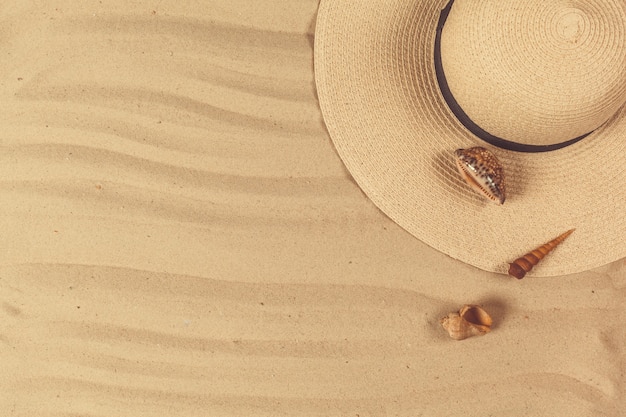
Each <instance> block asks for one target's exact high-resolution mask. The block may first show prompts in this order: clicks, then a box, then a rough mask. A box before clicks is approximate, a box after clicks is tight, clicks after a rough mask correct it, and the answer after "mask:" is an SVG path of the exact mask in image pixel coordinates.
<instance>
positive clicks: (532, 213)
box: [315, 0, 626, 276]
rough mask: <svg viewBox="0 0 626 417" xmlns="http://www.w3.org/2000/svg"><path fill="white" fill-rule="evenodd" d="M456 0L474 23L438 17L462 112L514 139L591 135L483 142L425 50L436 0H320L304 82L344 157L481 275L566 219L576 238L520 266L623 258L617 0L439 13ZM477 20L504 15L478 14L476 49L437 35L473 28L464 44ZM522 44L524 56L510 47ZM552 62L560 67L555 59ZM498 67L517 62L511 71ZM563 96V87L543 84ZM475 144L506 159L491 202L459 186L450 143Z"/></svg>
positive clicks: (438, 5)
mask: <svg viewBox="0 0 626 417" xmlns="http://www.w3.org/2000/svg"><path fill="white" fill-rule="evenodd" d="M468 3H471V4H472V5H473V6H474V10H475V13H476V14H477V18H476V19H472V20H471V22H469V23H468V19H467V18H466V19H465V20H463V19H462V20H461V23H459V22H456V23H454V21H453V20H451V24H450V27H451V28H452V29H451V32H450V34H446V32H445V31H444V35H445V36H444V37H443V40H442V55H444V54H445V55H444V56H443V61H444V69H445V70H446V71H450V74H449V75H450V80H449V81H450V87H451V90H452V91H453V93H454V94H455V96H458V97H457V99H458V101H459V103H460V104H461V105H462V106H463V107H464V109H466V110H468V113H471V114H470V116H472V117H474V118H475V119H477V120H476V121H477V122H479V124H481V123H483V124H484V126H486V127H489V128H490V129H492V130H494V133H497V134H501V135H504V137H510V138H513V139H515V140H519V141H520V142H523V143H534V144H544V143H550V142H551V141H554V142H559V141H561V140H562V139H564V138H565V139H568V138H571V137H573V136H575V135H576V134H578V133H585V132H587V131H589V130H593V129H595V130H594V131H593V133H591V134H590V135H589V136H587V137H586V138H585V139H583V140H581V141H579V142H577V143H575V144H573V145H570V146H567V147H565V148H562V149H559V150H555V151H550V152H541V153H523V152H513V151H508V150H504V149H500V148H495V147H490V146H488V145H486V143H485V142H483V141H482V140H480V139H478V138H476V137H475V136H473V135H472V134H471V133H470V132H468V131H467V129H466V128H465V127H464V126H463V125H462V124H461V123H460V122H459V121H458V120H457V119H456V118H455V117H454V115H453V114H452V113H451V111H450V110H449V108H448V106H447V104H446V103H445V101H444V99H443V97H442V95H441V92H440V90H439V87H438V83H437V79H436V75H435V69H434V63H433V60H434V58H433V54H434V52H433V51H434V43H435V34H436V29H437V23H438V19H439V16H440V13H441V10H442V9H443V8H444V7H445V6H446V4H447V1H439V0H437V1H433V0H413V1H407V0H388V1H385V2H371V1H367V0H332V1H326V0H322V2H321V4H320V9H319V13H318V21H317V26H316V36H315V73H316V84H317V89H318V95H319V100H320V106H321V109H322V113H323V115H324V121H325V123H326V125H327V128H328V130H329V133H330V136H331V138H332V140H333V142H334V144H335V146H336V148H337V151H338V153H339V155H340V156H341V158H342V160H343V161H344V163H345V165H346V167H347V168H348V170H349V171H350V173H351V174H352V176H353V177H354V179H355V180H356V181H357V183H358V184H359V186H360V187H361V188H362V189H363V191H364V192H365V193H366V194H367V195H368V196H369V198H371V200H372V201H373V202H374V203H375V204H376V205H377V206H378V207H379V208H380V209H381V210H382V211H383V212H385V213H386V214H387V215H388V216H389V217H391V218H392V219H393V220H394V221H396V222H397V223H398V224H399V225H401V226H402V227H404V228H405V229H406V230H407V231H408V232H409V233H411V234H413V235H414V236H416V237H417V238H419V239H420V240H422V241H424V242H425V243H427V244H429V245H430V246H432V247H434V248H436V249H438V250H440V251H442V252H444V253H446V254H448V255H450V256H451V257H453V258H456V259H459V260H461V261H463V262H466V263H468V264H471V265H474V266H476V267H478V268H481V269H484V270H487V271H494V272H501V273H505V272H506V270H507V268H508V262H510V261H512V260H514V259H515V258H517V257H519V256H521V255H523V254H524V253H526V252H528V251H530V250H532V249H534V248H535V247H537V246H539V245H541V244H543V243H545V242H547V241H548V240H550V239H552V238H554V237H556V236H557V235H559V234H561V233H562V232H564V231H566V230H569V229H572V228H575V229H576V231H575V233H573V234H572V236H570V237H569V238H568V239H567V241H566V242H564V243H563V244H561V245H560V246H559V247H558V248H556V249H555V251H554V252H553V253H552V254H551V255H548V256H547V257H546V258H545V259H543V260H542V261H541V263H540V264H539V265H537V266H536V267H535V269H533V271H531V273H529V276H533V275H534V276H554V275H561V274H567V273H574V272H580V271H584V270H588V269H591V268H593V267H596V266H600V265H603V264H606V263H609V262H611V261H614V260H616V259H620V258H622V257H625V256H626V239H624V237H625V236H626V219H625V215H624V213H626V191H625V190H626V109H625V108H624V100H625V88H626V86H625V83H626V81H625V75H624V74H625V68H626V61H625V60H626V52H625V51H626V44H625V38H626V35H625V32H626V28H625V25H626V23H625V17H624V16H625V15H626V11H625V9H626V6H625V4H624V2H623V1H600V0H592V1H585V2H575V1H566V2H561V1H545V2H539V1H535V2H525V5H526V6H524V7H520V5H519V2H512V1H503V2H498V3H499V6H498V7H497V8H493V7H488V6H487V5H488V4H489V3H494V2H490V1H480V0H478V1H472V2H463V1H460V0H457V2H456V3H455V4H454V6H453V9H452V10H453V12H451V14H450V18H451V19H454V15H453V13H454V12H457V11H458V10H460V11H462V6H464V5H465V6H467V4H468ZM457 6H458V7H459V9H458V10H455V9H456V7H457ZM495 9H497V10H495ZM494 10H495V11H494ZM466 13H468V12H467V11H466ZM469 13H474V12H472V11H470V12H469ZM462 16H463V15H462ZM465 16H466V17H467V15H465ZM478 17H480V18H478ZM507 19H509V20H507ZM462 22H465V23H462ZM481 22H483V23H484V22H502V25H504V24H505V23H506V25H504V26H502V25H500V26H498V25H494V24H491V26H490V28H488V29H487V30H488V31H490V33H491V36H488V37H487V38H485V39H488V42H486V41H485V42H483V43H481V44H480V45H478V46H476V43H474V44H471V42H470V44H467V46H464V47H463V48H459V47H458V45H456V46H455V44H454V43H451V44H450V43H447V40H446V37H448V38H450V39H451V38H453V37H454V36H457V37H459V36H461V35H462V33H469V34H471V35H468V38H467V39H469V40H470V41H471V40H480V39H482V38H481V36H482V35H481V34H480V33H479V31H478V29H476V27H478V26H480V25H481ZM507 22H508V23H507ZM529 22H531V23H529ZM470 23H472V24H473V26H472V24H470ZM487 26H488V25H487ZM472 27H474V28H475V32H472ZM503 28H504V29H503ZM454 31H458V32H459V34H456V35H455V34H454V33H453V32H454ZM496 34H500V35H499V36H500V37H501V39H498V38H497V37H496ZM461 37H462V36H461ZM525 44H527V45H528V47H526V48H524V47H523V46H524V45H525ZM472 45H473V46H472ZM498 45H501V46H500V47H498ZM455 48H457V49H455ZM541 48H545V49H541ZM524 49H526V50H527V51H528V53H526V54H520V53H519V51H523V50H524ZM463 50H465V51H466V56H465V60H463ZM507 50H512V51H516V52H515V53H512V54H511V55H512V56H513V61H507V62H506V63H504V64H499V63H502V62H503V61H502V59H501V58H502V56H505V55H506V54H505V52H506V51H507ZM537 51H539V52H537ZM483 57H487V58H483ZM540 57H546V62H544V61H542V60H540V59H539V58H540ZM557 58H558V59H559V60H560V62H561V63H562V64H563V66H558V65H556V66H555V65H554V62H555V60H557ZM511 62H517V64H515V65H516V68H513V67H512V65H514V64H512V63H511ZM507 66H508V68H509V69H519V68H520V66H521V67H523V68H521V70H520V71H516V72H515V74H516V75H509V74H507V71H506V69H507ZM485 68H488V69H489V70H485ZM559 71H560V72H559ZM464 72H465V75H467V76H468V77H467V78H463V77H462V76H461V75H463V73H464ZM499 74H500V75H499ZM519 74H527V77H526V79H524V77H522V76H520V75H519ZM555 74H556V75H555ZM584 74H588V75H587V77H588V79H585V78H584V77H583V76H584ZM589 74H592V75H591V76H590V75H589ZM479 76H484V78H483V79H476V78H477V77H479ZM599 76H600V78H599ZM464 80H465V81H464ZM500 81H501V82H500ZM573 86H574V87H573ZM560 90H565V91H566V93H564V95H563V96H561V95H559V94H555V91H557V92H558V91H560ZM494 94H497V96H496V97H493V95H494ZM534 96H536V100H529V98H532V97H534ZM473 97H478V98H476V99H474V98H473ZM490 97H491V99H489V98H490ZM490 100H491V101H490ZM524 100H525V101H524ZM514 106H517V107H516V108H515V109H514ZM490 123H491V124H490ZM598 126H599V127H598ZM596 127H597V128H596ZM555 132H561V133H562V137H558V135H556V136H555V135H554V134H555ZM551 134H552V136H551ZM472 146H486V147H488V148H489V149H490V150H491V151H492V152H494V153H495V154H496V156H497V157H498V159H499V160H500V161H501V163H502V165H503V166H504V169H505V175H506V181H507V201H506V203H505V204H504V205H503V206H497V205H495V204H492V203H490V202H488V201H487V200H484V199H483V198H482V197H481V196H479V195H478V194H476V193H474V192H473V191H471V190H470V189H469V187H468V186H467V184H465V183H464V182H463V180H462V179H461V178H460V176H459V175H458V173H457V172H456V168H455V165H454V155H453V152H454V150H455V149H457V148H467V147H472Z"/></svg>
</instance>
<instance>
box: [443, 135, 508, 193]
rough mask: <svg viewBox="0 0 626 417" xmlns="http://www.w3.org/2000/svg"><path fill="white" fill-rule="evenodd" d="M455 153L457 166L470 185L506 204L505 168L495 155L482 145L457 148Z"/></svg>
mask: <svg viewBox="0 0 626 417" xmlns="http://www.w3.org/2000/svg"><path fill="white" fill-rule="evenodd" d="M454 154H455V156H456V167H457V168H458V170H459V173H460V174H461V176H462V177H463V179H464V180H465V181H466V182H467V183H468V184H469V185H470V187H472V188H473V189H474V190H476V191H478V192H479V193H480V194H482V195H484V196H485V197H487V198H488V199H490V200H491V201H494V202H496V203H497V204H504V199H505V198H506V190H505V188H506V186H505V181H504V169H502V165H500V162H499V161H498V159H497V158H496V157H495V155H494V154H492V153H491V152H489V151H488V150H487V149H485V148H482V147H480V146H477V147H474V148H468V149H457V150H456V151H454Z"/></svg>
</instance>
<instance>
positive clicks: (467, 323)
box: [439, 304, 493, 340]
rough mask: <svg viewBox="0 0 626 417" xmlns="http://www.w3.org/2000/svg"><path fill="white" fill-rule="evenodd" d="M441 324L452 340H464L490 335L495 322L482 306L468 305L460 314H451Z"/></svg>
mask: <svg viewBox="0 0 626 417" xmlns="http://www.w3.org/2000/svg"><path fill="white" fill-rule="evenodd" d="M439 322H440V323H441V326H442V327H443V328H444V329H446V330H447V331H448V333H449V334H450V337H451V338H453V339H456V340H463V339H467V338H468V337H472V336H480V335H484V334H485V333H489V331H491V324H492V323H493V320H491V317H490V316H489V314H487V312H486V311H485V310H483V309H482V308H481V307H480V306H477V305H473V304H466V305H464V306H463V308H461V310H459V312H458V313H450V314H448V315H447V316H446V317H443V318H442V319H441V320H440V321H439Z"/></svg>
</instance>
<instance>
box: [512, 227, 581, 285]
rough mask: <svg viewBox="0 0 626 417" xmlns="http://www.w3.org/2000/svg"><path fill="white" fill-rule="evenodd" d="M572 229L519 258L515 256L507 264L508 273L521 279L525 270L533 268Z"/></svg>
mask: <svg viewBox="0 0 626 417" xmlns="http://www.w3.org/2000/svg"><path fill="white" fill-rule="evenodd" d="M573 231H574V229H572V230H568V231H567V232H565V233H563V234H562V235H560V236H557V237H556V238H554V239H552V240H551V241H549V242H548V243H546V244H543V245H541V246H539V247H538V248H537V249H535V250H534V251H531V252H528V253H527V254H526V255H524V256H522V257H521V258H517V259H516V260H514V261H513V262H511V263H510V264H509V275H511V276H514V277H515V278H517V279H522V278H524V276H525V275H526V272H528V271H530V270H531V269H533V266H535V265H537V264H538V263H539V261H540V260H542V259H543V258H544V257H545V256H546V255H547V254H548V253H550V252H552V250H554V248H556V247H557V245H558V244H559V243H561V242H563V241H564V240H565V238H567V237H568V236H569V235H571V234H572V232H573Z"/></svg>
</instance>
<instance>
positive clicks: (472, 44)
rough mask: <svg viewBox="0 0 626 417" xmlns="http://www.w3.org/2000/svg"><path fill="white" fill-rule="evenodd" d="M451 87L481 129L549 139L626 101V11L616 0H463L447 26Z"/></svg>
mask: <svg viewBox="0 0 626 417" xmlns="http://www.w3.org/2000/svg"><path fill="white" fill-rule="evenodd" d="M441 61H442V66H443V72H444V74H445V77H446V79H447V83H448V86H449V89H450V92H451V94H452V95H453V97H454V99H455V100H456V102H457V103H458V105H459V106H460V107H461V108H462V110H463V111H464V112H465V113H466V114H467V116H468V117H469V118H470V119H471V120H472V121H473V122H474V123H475V124H476V125H478V126H479V127H480V128H481V129H483V130H485V131H486V132H488V133H489V134H491V135H494V136H496V137H500V138H503V139H505V140H507V141H512V142H517V143H522V144H528V145H551V144H557V143H561V142H564V141H568V140H570V139H573V138H576V137H579V136H582V135H584V134H587V133H589V132H591V131H593V130H595V129H597V128H598V127H599V126H601V125H603V124H604V123H605V122H606V121H607V120H608V119H610V118H611V116H612V115H614V114H615V113H616V112H617V111H618V110H619V108H620V107H621V106H623V105H624V103H625V101H626V10H625V8H624V3H623V1H619V0H616V1H611V0H585V1H571V0H570V1H561V0H548V1H542V0H528V1H523V2H519V1H517V0H498V1H493V0H456V1H455V2H454V4H453V5H452V8H451V10H450V13H449V15H448V18H447V20H446V22H445V25H444V27H443V30H442V37H441Z"/></svg>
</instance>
